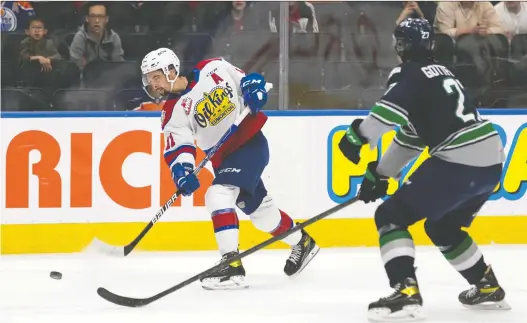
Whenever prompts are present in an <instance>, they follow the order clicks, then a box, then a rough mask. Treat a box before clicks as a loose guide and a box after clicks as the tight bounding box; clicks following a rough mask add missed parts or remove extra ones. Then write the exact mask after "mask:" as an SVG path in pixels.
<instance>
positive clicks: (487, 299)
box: [459, 266, 511, 310]
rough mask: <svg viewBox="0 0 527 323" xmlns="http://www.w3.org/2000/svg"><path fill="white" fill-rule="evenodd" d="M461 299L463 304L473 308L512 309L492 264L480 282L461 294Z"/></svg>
mask: <svg viewBox="0 0 527 323" xmlns="http://www.w3.org/2000/svg"><path fill="white" fill-rule="evenodd" d="M459 301H460V302H461V304H463V306H465V307H467V308H471V309H480V310H481V309H483V310H510V309H511V308H510V306H509V304H507V302H506V301H505V291H504V290H503V288H501V286H500V285H499V284H498V280H497V279H496V276H495V275H494V272H493V271H492V268H491V267H490V266H488V267H487V270H486V271H485V275H483V278H482V279H481V280H480V281H479V283H477V284H476V285H474V286H473V287H472V288H471V289H469V290H466V291H464V292H462V293H461V294H459Z"/></svg>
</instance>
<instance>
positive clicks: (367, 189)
mask: <svg viewBox="0 0 527 323" xmlns="http://www.w3.org/2000/svg"><path fill="white" fill-rule="evenodd" d="M377 165H378V163H377V162H376V161H375V162H371V163H369V164H368V168H367V169H366V174H364V179H363V180H362V184H361V185H360V189H359V200H361V201H364V203H370V202H373V201H375V200H376V199H378V198H381V197H384V196H386V192H387V191H388V177H386V176H382V175H379V173H377V170H376V169H377Z"/></svg>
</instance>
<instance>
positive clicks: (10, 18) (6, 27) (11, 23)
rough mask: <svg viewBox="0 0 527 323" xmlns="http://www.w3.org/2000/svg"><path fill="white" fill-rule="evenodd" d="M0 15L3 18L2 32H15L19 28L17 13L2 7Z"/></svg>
mask: <svg viewBox="0 0 527 323" xmlns="http://www.w3.org/2000/svg"><path fill="white" fill-rule="evenodd" d="M0 15H1V16H2V31H15V30H16V26H17V20H16V15H15V13H14V12H13V11H12V10H11V9H9V8H6V7H2V8H1V9H0Z"/></svg>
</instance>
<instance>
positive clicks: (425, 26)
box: [393, 18, 434, 62]
mask: <svg viewBox="0 0 527 323" xmlns="http://www.w3.org/2000/svg"><path fill="white" fill-rule="evenodd" d="M393 38H394V47H395V51H396V52H397V55H399V56H400V57H401V59H402V60H403V62H404V61H426V60H431V59H433V47H434V43H433V42H434V29H433V28H432V25H431V24H430V23H429V22H428V20H426V19H423V18H406V19H405V20H403V21H401V23H400V24H399V25H398V26H397V27H396V28H395V31H394V32H393Z"/></svg>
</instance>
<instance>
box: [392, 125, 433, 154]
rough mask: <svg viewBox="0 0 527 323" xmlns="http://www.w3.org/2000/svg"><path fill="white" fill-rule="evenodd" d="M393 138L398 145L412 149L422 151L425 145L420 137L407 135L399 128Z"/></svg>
mask: <svg viewBox="0 0 527 323" xmlns="http://www.w3.org/2000/svg"><path fill="white" fill-rule="evenodd" d="M394 140H395V142H397V143H398V144H399V145H401V146H404V147H407V148H410V149H414V150H419V151H423V150H424V149H425V147H426V146H425V144H424V143H423V142H422V140H421V138H419V137H417V138H416V137H410V136H407V135H406V134H405V133H404V132H403V131H402V130H401V129H399V131H397V134H396V135H395V138H394Z"/></svg>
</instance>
